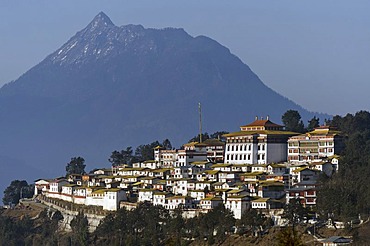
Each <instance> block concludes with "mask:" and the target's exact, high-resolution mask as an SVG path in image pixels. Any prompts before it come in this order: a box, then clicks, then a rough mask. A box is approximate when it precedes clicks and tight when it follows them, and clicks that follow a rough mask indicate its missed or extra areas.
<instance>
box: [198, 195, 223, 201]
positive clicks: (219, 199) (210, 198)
mask: <svg viewBox="0 0 370 246" xmlns="http://www.w3.org/2000/svg"><path fill="white" fill-rule="evenodd" d="M202 201H222V198H221V197H219V196H213V197H206V198H203V199H202Z"/></svg>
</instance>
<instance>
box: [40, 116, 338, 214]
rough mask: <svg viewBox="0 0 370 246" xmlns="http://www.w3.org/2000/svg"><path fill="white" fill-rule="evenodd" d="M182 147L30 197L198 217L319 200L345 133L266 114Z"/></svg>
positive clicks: (56, 183)
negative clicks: (305, 128)
mask: <svg viewBox="0 0 370 246" xmlns="http://www.w3.org/2000/svg"><path fill="white" fill-rule="evenodd" d="M224 138H225V140H226V141H221V140H219V139H209V140H206V141H204V142H191V143H188V144H184V145H183V148H182V149H164V148H162V147H160V146H158V147H156V148H155V149H154V160H149V161H144V162H139V163H134V164H133V165H131V166H128V165H126V164H122V165H119V166H113V167H112V168H108V169H97V170H94V171H92V172H90V173H89V174H84V175H77V174H76V175H70V176H69V177H67V178H57V179H52V180H47V179H39V180H36V181H35V195H37V194H40V193H42V194H43V195H45V196H47V197H50V198H56V199H62V200H66V201H69V202H72V203H76V204H84V205H95V206H102V207H103V209H105V210H117V209H119V208H121V207H126V208H132V207H135V206H136V205H137V203H139V202H151V203H153V204H154V205H161V206H164V207H165V208H167V209H170V210H172V209H176V208H179V207H181V208H182V209H184V210H187V211H189V216H191V214H193V215H195V214H197V213H204V212H207V211H209V210H210V209H212V208H214V207H216V206H217V205H219V204H220V203H223V204H224V206H225V207H226V208H228V209H230V210H231V211H232V212H233V213H234V216H235V218H238V219H240V218H241V215H242V214H243V212H244V211H245V210H246V209H247V208H249V207H251V208H256V209H279V208H282V207H283V205H284V204H285V203H288V202H289V200H290V199H292V198H298V199H300V201H301V203H302V204H303V205H304V206H314V205H315V204H316V191H317V185H316V183H317V178H318V176H319V174H320V173H322V172H324V173H325V174H326V175H328V176H330V175H331V174H332V173H333V172H336V171H338V168H339V167H338V153H339V152H340V151H341V149H342V148H343V136H342V135H341V133H340V132H339V131H337V130H336V129H334V128H333V127H330V126H321V127H318V128H316V129H314V130H313V131H311V132H308V133H305V134H300V133H295V132H289V131H286V130H285V129H284V127H283V126H281V125H278V124H275V123H273V122H271V121H270V120H269V119H268V118H267V119H262V118H261V119H258V118H256V120H255V121H254V122H252V123H251V124H248V125H245V126H241V127H240V131H238V132H233V133H229V134H225V135H224Z"/></svg>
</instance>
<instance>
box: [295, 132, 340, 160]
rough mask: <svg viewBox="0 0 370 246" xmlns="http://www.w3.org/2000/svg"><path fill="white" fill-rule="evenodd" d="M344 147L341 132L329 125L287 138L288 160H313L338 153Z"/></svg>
mask: <svg viewBox="0 0 370 246" xmlns="http://www.w3.org/2000/svg"><path fill="white" fill-rule="evenodd" d="M343 147H344V138H343V136H342V135H341V132H340V131H338V130H337V129H336V128H334V127H331V126H320V127H318V128H316V129H315V130H313V131H311V132H308V133H305V134H301V135H298V136H292V137H290V138H289V140H288V161H290V162H315V161H322V160H323V159H326V158H328V157H333V156H335V155H338V154H340V152H341V150H342V149H343Z"/></svg>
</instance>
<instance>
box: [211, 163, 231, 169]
mask: <svg viewBox="0 0 370 246" xmlns="http://www.w3.org/2000/svg"><path fill="white" fill-rule="evenodd" d="M230 166H232V164H228V163H220V164H214V165H212V166H211V168H215V167H230Z"/></svg>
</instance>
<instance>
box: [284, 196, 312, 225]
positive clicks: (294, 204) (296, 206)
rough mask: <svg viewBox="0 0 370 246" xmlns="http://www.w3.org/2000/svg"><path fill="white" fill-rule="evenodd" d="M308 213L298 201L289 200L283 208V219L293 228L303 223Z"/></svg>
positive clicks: (294, 199)
mask: <svg viewBox="0 0 370 246" xmlns="http://www.w3.org/2000/svg"><path fill="white" fill-rule="evenodd" d="M307 214H308V211H307V209H306V208H305V207H303V205H302V204H301V200H300V199H296V198H293V199H290V200H289V203H288V204H286V205H285V207H284V213H283V216H282V217H283V218H285V219H286V220H287V221H288V223H289V224H291V225H292V226H293V227H294V226H295V225H297V224H298V223H299V222H301V221H303V219H304V217H306V216H307Z"/></svg>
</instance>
